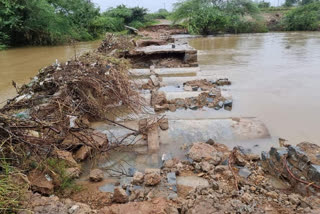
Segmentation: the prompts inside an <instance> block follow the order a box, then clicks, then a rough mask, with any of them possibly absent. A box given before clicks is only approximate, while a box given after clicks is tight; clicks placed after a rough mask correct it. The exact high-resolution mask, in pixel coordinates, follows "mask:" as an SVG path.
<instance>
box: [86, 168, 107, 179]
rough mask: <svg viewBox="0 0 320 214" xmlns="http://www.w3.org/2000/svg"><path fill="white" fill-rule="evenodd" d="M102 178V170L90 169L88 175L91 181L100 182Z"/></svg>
mask: <svg viewBox="0 0 320 214" xmlns="http://www.w3.org/2000/svg"><path fill="white" fill-rule="evenodd" d="M103 178H104V174H103V171H102V170H100V169H94V170H91V172H90V175H89V179H90V181H92V182H100V181H102V180H103Z"/></svg>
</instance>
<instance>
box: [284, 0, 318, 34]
mask: <svg viewBox="0 0 320 214" xmlns="http://www.w3.org/2000/svg"><path fill="white" fill-rule="evenodd" d="M319 21H320V2H315V3H311V4H308V5H305V6H300V7H297V8H295V9H293V10H292V11H290V12H288V13H287V14H286V16H285V17H284V19H283V25H284V28H285V30H289V31H305V30H310V31H314V30H318V29H319Z"/></svg>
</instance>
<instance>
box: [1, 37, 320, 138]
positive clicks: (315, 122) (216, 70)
mask: <svg viewBox="0 0 320 214" xmlns="http://www.w3.org/2000/svg"><path fill="white" fill-rule="evenodd" d="M99 42H100V41H95V42H86V43H79V44H77V46H76V49H75V48H74V47H73V46H57V47H28V48H15V49H9V50H6V51H2V52H0V76H1V81H0V102H3V101H5V100H6V99H7V98H10V97H13V96H14V95H15V90H14V88H13V87H12V86H11V81H12V80H14V81H15V82H17V83H18V85H21V84H22V83H26V82H28V81H29V79H30V78H32V77H33V76H34V75H36V73H37V72H38V70H39V69H40V68H41V67H44V66H47V65H50V64H52V63H54V62H55V60H56V59H58V60H59V61H65V60H67V59H69V58H71V57H74V55H75V53H77V55H79V54H81V53H83V52H85V51H89V50H92V49H94V48H96V47H97V46H98V45H99ZM190 44H191V45H192V46H193V47H195V48H196V49H198V50H199V56H198V58H199V64H200V67H201V70H202V73H203V75H208V76H212V75H219V76H223V77H228V78H229V79H230V80H231V81H232V85H231V86H229V87H228V90H230V93H231V94H232V96H233V99H234V105H233V110H232V112H228V111H218V112H216V115H217V116H216V117H217V118H220V117H221V118H222V117H257V118H258V119H260V120H262V121H263V122H264V123H265V124H266V125H267V127H268V129H269V131H270V133H271V135H272V137H274V138H277V137H282V138H285V139H287V140H289V142H290V143H291V144H297V143H299V142H302V141H309V142H313V143H316V144H320V142H319V141H318V139H320V132H319V131H318V127H319V123H320V122H319V121H320V114H319V113H318V109H320V99H319V97H320V93H319V89H320V85H319V84H318V81H319V80H320V60H319V59H320V52H319V50H320V33H318V32H316V33H312V32H299V33H295V32H292V33H265V34H242V35H225V36H216V37H207V38H196V39H192V40H191V41H190ZM75 50H76V51H75Z"/></svg>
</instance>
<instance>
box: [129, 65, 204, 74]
mask: <svg viewBox="0 0 320 214" xmlns="http://www.w3.org/2000/svg"><path fill="white" fill-rule="evenodd" d="M198 72H200V68H199V67H189V68H157V69H154V73H155V74H157V75H160V76H166V75H178V74H181V75H184V76H185V75H188V74H189V75H193V76H195V75H196V74H197V73H198ZM154 73H153V72H151V70H150V69H149V68H146V69H131V70H130V74H131V75H133V76H150V75H153V74H154Z"/></svg>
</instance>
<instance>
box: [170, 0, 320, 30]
mask: <svg viewBox="0 0 320 214" xmlns="http://www.w3.org/2000/svg"><path fill="white" fill-rule="evenodd" d="M294 3H297V2H294ZM285 5H286V4H285ZM289 6H291V7H278V8H277V7H270V5H269V4H266V3H260V4H256V3H254V2H253V1H250V0H231V1H219V0H214V1H211V0H203V1H197V0H185V1H182V2H179V3H176V4H175V7H174V11H173V13H172V15H171V18H172V19H173V20H174V21H175V22H182V23H183V24H184V26H185V27H186V28H188V30H189V32H190V33H194V34H202V35H209V34H218V33H258V32H267V31H302V30H304V31H315V30H319V29H320V28H319V26H320V15H319V14H320V10H319V6H320V2H319V1H308V2H305V1H302V2H300V3H299V4H298V5H297V6H296V7H292V4H291V5H289Z"/></svg>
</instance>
